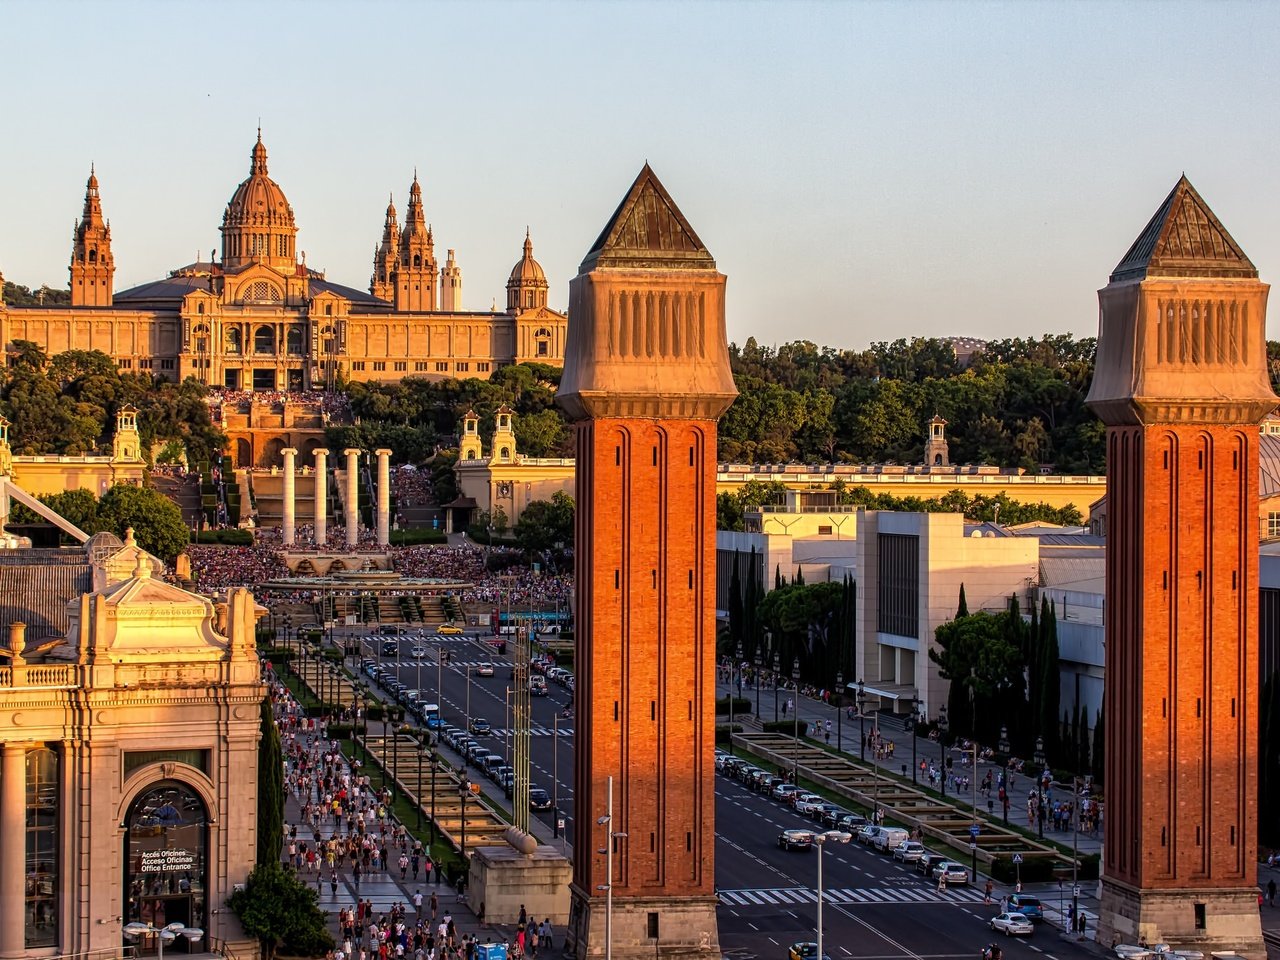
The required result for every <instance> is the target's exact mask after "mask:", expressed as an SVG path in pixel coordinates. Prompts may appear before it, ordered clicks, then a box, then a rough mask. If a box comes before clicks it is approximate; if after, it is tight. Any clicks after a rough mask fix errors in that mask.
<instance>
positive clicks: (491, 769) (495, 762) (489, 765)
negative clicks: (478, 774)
mask: <svg viewBox="0 0 1280 960" xmlns="http://www.w3.org/2000/svg"><path fill="white" fill-rule="evenodd" d="M503 764H504V761H503V759H502V758H501V757H500V756H498V755H497V754H496V753H491V754H489V755H488V756H487V757H481V758H480V766H481V768H482V769H483V770H484V772H485V773H487V774H488V775H489V776H491V777H492V776H493V775H494V774H496V773H497V772H498V768H499V767H501V766H503Z"/></svg>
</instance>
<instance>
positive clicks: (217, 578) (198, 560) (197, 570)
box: [187, 540, 289, 593]
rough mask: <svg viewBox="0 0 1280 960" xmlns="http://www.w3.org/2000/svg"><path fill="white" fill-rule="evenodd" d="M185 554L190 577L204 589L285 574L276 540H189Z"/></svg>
mask: <svg viewBox="0 0 1280 960" xmlns="http://www.w3.org/2000/svg"><path fill="white" fill-rule="evenodd" d="M187 557H188V558H189V559H190V560H191V578H192V580H194V581H195V584H196V586H197V587H198V588H199V589H200V590H201V591H202V592H204V593H214V592H217V591H221V590H226V589H228V588H230V587H240V586H246V585H252V584H255V583H261V582H262V581H264V580H274V579H277V578H279V577H287V576H289V568H288V567H286V566H285V564H284V561H283V560H281V559H280V547H279V545H278V544H271V543H265V542H260V541H256V540H255V542H254V543H253V544H252V545H250V546H243V547H227V546H204V545H201V544H192V545H191V546H189V547H187Z"/></svg>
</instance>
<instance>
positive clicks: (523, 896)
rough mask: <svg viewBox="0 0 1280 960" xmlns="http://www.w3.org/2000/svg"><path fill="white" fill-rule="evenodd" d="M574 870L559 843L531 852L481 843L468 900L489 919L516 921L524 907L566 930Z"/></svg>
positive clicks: (474, 856) (474, 857)
mask: <svg viewBox="0 0 1280 960" xmlns="http://www.w3.org/2000/svg"><path fill="white" fill-rule="evenodd" d="M572 873H573V870H572V868H571V867H570V866H569V861H568V860H566V859H565V858H564V856H563V855H562V854H561V853H560V851H559V850H557V849H556V848H555V847H551V846H547V845H545V844H544V845H542V846H539V847H538V848H537V849H536V850H535V851H534V852H533V853H532V854H531V855H529V856H525V855H524V854H523V853H520V852H519V851H518V850H515V849H513V848H511V847H508V846H506V845H503V846H501V847H477V848H476V849H475V850H474V851H473V852H472V854H471V872H470V874H469V875H468V877H467V905H468V906H469V907H470V908H471V911H472V912H473V913H477V914H478V913H479V911H480V904H482V903H483V904H484V917H485V921H486V922H488V923H515V922H516V920H518V919H519V918H520V908H521V907H522V906H523V907H524V908H525V910H526V912H527V913H528V916H529V917H531V918H533V917H536V918H537V919H538V920H539V921H542V920H544V919H549V920H550V921H551V923H552V924H553V925H554V926H555V927H557V928H560V929H563V927H564V925H565V923H566V922H567V921H568V919H569V879H570V877H571V876H572Z"/></svg>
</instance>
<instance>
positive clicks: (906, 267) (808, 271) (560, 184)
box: [0, 0, 1280, 347]
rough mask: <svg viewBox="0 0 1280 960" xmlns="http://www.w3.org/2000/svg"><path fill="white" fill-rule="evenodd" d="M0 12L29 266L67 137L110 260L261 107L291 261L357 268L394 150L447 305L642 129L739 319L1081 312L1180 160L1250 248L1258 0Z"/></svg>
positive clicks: (149, 263)
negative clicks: (104, 227)
mask: <svg viewBox="0 0 1280 960" xmlns="http://www.w3.org/2000/svg"><path fill="white" fill-rule="evenodd" d="M0 33H2V35H3V37H4V48H5V56H4V58H3V60H2V61H0V84H2V85H3V89H4V90H5V91H6V94H7V96H6V97H5V98H4V108H3V112H4V129H5V131H6V135H5V138H4V143H3V146H2V148H0V210H3V221H2V224H3V225H2V226H0V271H2V272H3V273H4V275H5V277H6V278H7V279H9V280H14V281H16V282H19V283H25V284H28V285H32V286H35V285H38V284H40V283H43V282H48V283H50V284H55V285H64V284H65V282H66V276H67V274H66V263H67V258H68V254H69V250H70V237H71V228H72V224H73V222H74V220H75V218H76V217H77V216H78V215H79V212H80V205H81V200H82V196H83V191H84V181H85V178H86V176H87V174H88V169H89V163H90V161H94V162H96V164H97V170H98V175H99V178H100V180H101V182H102V196H103V205H104V208H105V210H106V213H107V215H108V216H109V217H110V218H111V222H112V232H113V235H114V240H115V254H116V264H117V271H116V287H117V289H121V288H123V287H125V286H130V285H132V284H135V283H139V282H142V281H145V280H149V279H153V278H157V277H160V276H163V275H164V274H165V273H166V272H167V271H168V270H169V269H171V268H172V267H175V266H178V265H180V264H183V263H187V262H189V261H191V260H192V259H193V258H194V257H195V256H196V254H197V252H198V251H199V252H202V254H203V255H204V256H207V255H208V252H209V250H210V249H212V248H213V247H215V246H217V245H218V244H219V234H218V230H217V228H218V226H219V224H220V222H221V217H222V210H223V207H224V205H225V204H226V202H227V200H228V199H229V198H230V196H231V194H232V192H233V190H234V189H235V186H236V184H237V183H238V182H239V181H240V180H241V179H243V177H244V176H245V175H246V173H247V170H248V164H249V151H250V148H251V147H252V144H253V140H254V131H255V127H256V125H257V123H258V118H259V117H261V118H262V128H263V138H264V140H265V142H266V144H267V147H268V149H269V151H270V169H271V175H272V176H273V177H274V178H275V179H276V180H277V181H278V182H279V183H280V184H281V186H282V187H283V188H284V190H285V193H286V195H287V196H288V198H289V200H290V202H291V203H292V205H293V208H294V212H295V214H296V216H297V221H298V224H299V227H300V235H299V248H300V249H303V250H305V251H306V252H307V260H308V263H309V264H310V265H312V266H315V267H319V268H321V269H325V270H327V271H328V276H329V278H330V279H332V280H335V281H337V282H340V283H346V284H349V285H351V286H356V287H361V288H363V287H365V286H367V284H368V278H369V273H370V270H371V256H372V251H373V247H374V245H375V244H376V242H377V241H378V239H379V237H380V234H381V229H382V219H383V211H384V209H385V206H386V199H387V194H388V192H389V191H393V192H394V193H395V199H396V205H397V207H398V208H399V209H400V211H401V212H402V213H403V210H404V205H405V201H406V197H407V192H408V186H409V182H410V179H411V177H412V174H413V169H414V167H415V166H416V167H417V168H418V171H419V174H420V177H421V179H422V183H423V190H424V197H425V203H426V209H427V216H428V219H429V220H430V221H431V222H432V223H433V224H434V228H435V236H436V244H437V253H438V256H439V258H440V260H441V261H442V262H443V259H444V251H445V249H446V248H450V247H452V248H454V249H456V250H457V257H458V261H459V264H460V266H461V267H462V270H463V283H464V306H466V307H468V308H473V309H483V308H487V307H488V306H489V304H490V302H491V301H492V300H493V299H495V298H496V299H497V301H498V303H499V305H500V306H501V305H502V304H503V302H504V300H503V298H504V284H505V282H506V276H507V273H508V271H509V270H510V268H511V265H512V264H513V263H514V262H515V261H516V260H518V259H519V255H520V245H521V242H522V240H523V237H524V229H525V226H526V224H527V225H529V226H530V227H531V228H532V231H533V239H534V243H535V255H536V256H537V258H538V259H539V260H540V261H541V263H542V265H543V267H544V268H545V269H546V272H547V276H548V279H549V280H550V282H551V303H552V305H554V306H558V307H561V308H563V307H564V305H565V304H566V302H567V299H568V294H567V286H568V281H569V279H570V277H571V276H572V275H573V274H574V273H576V271H577V265H578V263H579V261H580V260H581V258H582V256H583V254H585V253H586V252H587V247H588V245H589V244H590V243H591V241H592V240H593V239H594V238H595V236H596V234H597V232H598V231H599V230H600V228H601V226H602V225H603V224H604V222H605V220H606V219H607V218H608V216H609V214H610V213H611V212H612V211H613V208H614V206H615V205H616V204H617V202H618V200H619V199H620V198H621V196H622V194H623V192H624V191H625V190H626V188H627V187H628V185H629V184H630V182H631V180H632V178H633V177H634V176H635V174H636V173H637V171H638V170H639V168H640V166H641V164H643V163H644V161H645V160H646V159H647V160H648V161H649V162H650V163H652V165H653V167H654V169H655V170H656V171H657V173H658V176H659V177H660V178H661V179H662V181H663V182H664V183H665V184H666V186H667V188H668V190H669V191H670V192H671V194H672V195H673V197H674V198H675V200H676V202H677V203H678V204H679V205H680V206H681V207H682V209H683V210H684V212H685V214H686V215H687V216H688V218H689V220H690V222H691V223H692V224H693V226H694V228H695V229H696V230H697V231H698V232H699V234H700V235H701V236H702V239H703V241H704V242H705V243H706V244H707V246H708V247H709V249H710V250H711V252H712V253H713V254H714V255H715V256H716V258H717V260H718V261H719V265H720V269H721V270H722V271H724V272H725V273H726V274H727V275H728V277H729V335H730V337H731V338H732V339H735V340H737V341H739V342H741V341H743V340H745V339H746V338H747V337H748V336H755V337H756V338H757V339H759V340H761V341H762V342H767V343H781V342H785V341H788V340H793V339H801V338H803V339H809V340H813V341H815V342H817V343H820V344H830V345H834V346H840V347H861V346H865V345H866V344H867V343H869V342H871V341H873V340H882V339H892V338H896V337H899V336H907V337H909V336H940V335H949V334H957V335H971V336H981V337H1002V336H1015V335H1027V334H1032V333H1040V332H1061V331H1070V332H1073V333H1076V334H1080V335H1087V334H1091V333H1093V332H1094V331H1095V330H1096V322H1097V321H1096V314H1097V308H1096V299H1095V294H1094V291H1095V290H1096V289H1097V288H1098V287H1100V286H1102V285H1104V284H1105V283H1106V280H1107V275H1108V273H1109V272H1110V270H1111V268H1112V267H1113V266H1114V265H1115V264H1116V262H1117V261H1118V260H1119V259H1120V257H1121V255H1122V254H1123V253H1124V251H1125V250H1126V248H1127V247H1128V245H1129V243H1130V242H1131V241H1132V240H1133V238H1134V237H1135V236H1136V235H1137V233H1138V232H1139V230H1140V229H1141V228H1142V226H1143V225H1144V224H1145V223H1146V221H1147V219H1148V218H1149V216H1150V215H1151V213H1152V212H1153V211H1154V210H1155V208H1156V206H1157V205H1158V204H1159V202H1160V201H1161V200H1162V199H1163V198H1164V196H1165V194H1166V193H1167V192H1168V190H1169V189H1170V188H1171V187H1172V185H1173V183H1174V182H1175V181H1176V179H1177V177H1178V175H1179V174H1180V173H1181V172H1182V171H1184V170H1185V171H1186V172H1187V174H1188V176H1189V177H1190V178H1191V180H1192V182H1193V183H1194V184H1195V185H1196V187H1197V188H1198V189H1199V190H1200V192H1201V193H1202V194H1203V195H1204V197H1205V198H1206V200H1207V201H1208V202H1209V204H1210V205H1211V206H1212V207H1213V209H1214V210H1215V211H1216V212H1217V214H1218V216H1219V217H1220V218H1221V219H1222V221H1223V223H1224V224H1225V225H1226V226H1227V228H1228V229H1229V230H1230V231H1231V232H1232V234H1233V235H1234V236H1235V238H1236V240H1237V241H1238V242H1239V243H1240V244H1241V246H1242V247H1243V248H1244V250H1245V252H1246V253H1248V254H1249V255H1250V256H1251V258H1252V259H1253V261H1254V262H1255V263H1256V264H1257V266H1258V268H1259V270H1260V271H1261V273H1262V276H1263V279H1265V280H1267V281H1270V282H1273V283H1274V282H1276V281H1277V280H1278V279H1280V184H1278V182H1277V181H1278V180H1280V129H1278V126H1280V102H1278V100H1280V97H1278V96H1277V94H1278V92H1280V87H1278V82H1277V81H1278V79H1280V67H1278V66H1277V64H1280V58H1278V57H1277V50H1280V4H1276V3H1236V4H1232V3H1198V4H1180V3H1154V2H1150V3H1141V2H1125V3H1049V2H1043V3H1033V2H1024V3H1008V4H996V3H986V4H982V3H963V2H946V3H924V2H920V3H854V2H849V3H825V4H824V3H804V2H788V3H768V2H756V3H709V2H707V3H698V2H680V3H627V2H621V0H616V2H595V3H588V2H574V3H533V2H529V3H515V2H511V3H497V2H492V3H486V2H474V3H458V2H451V3H438V4H433V3H390V2H386V3H379V2H364V3H344V4H339V3H323V2H306V3H303V2H294V3H269V2H266V0H259V2H256V3H234V2H207V0H206V2H201V3H191V4H187V3H182V2H166V3H153V4H145V3H124V2H113V3H88V2H81V3H58V2H53V0H43V2H38V3H36V2H32V3H21V2H14V0H10V2H6V3H3V4H0ZM1278 311H1280V306H1278V307H1276V308H1275V309H1273V311H1272V312H1273V320H1272V323H1271V324H1270V327H1271V331H1272V335H1273V336H1274V335H1276V333H1277V331H1280V321H1277V320H1276V319H1274V317H1277V316H1280V312H1278Z"/></svg>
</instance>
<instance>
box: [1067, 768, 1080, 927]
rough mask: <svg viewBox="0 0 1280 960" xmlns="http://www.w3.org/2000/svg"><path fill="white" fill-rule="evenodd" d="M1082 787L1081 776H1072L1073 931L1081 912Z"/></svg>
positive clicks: (1070, 808)
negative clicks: (1080, 847)
mask: <svg viewBox="0 0 1280 960" xmlns="http://www.w3.org/2000/svg"><path fill="white" fill-rule="evenodd" d="M1079 807H1080V787H1079V778H1078V777H1076V776H1074V775H1073V776H1072V777H1071V806H1070V807H1069V808H1068V809H1067V812H1068V813H1069V814H1070V815H1071V926H1072V932H1075V929H1076V927H1077V924H1078V920H1077V919H1076V918H1077V917H1078V916H1079V915H1080V914H1079V910H1080V885H1079V884H1080V872H1079V871H1080V857H1079V853H1078V851H1077V846H1078V845H1079V842H1080V815H1079Z"/></svg>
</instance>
